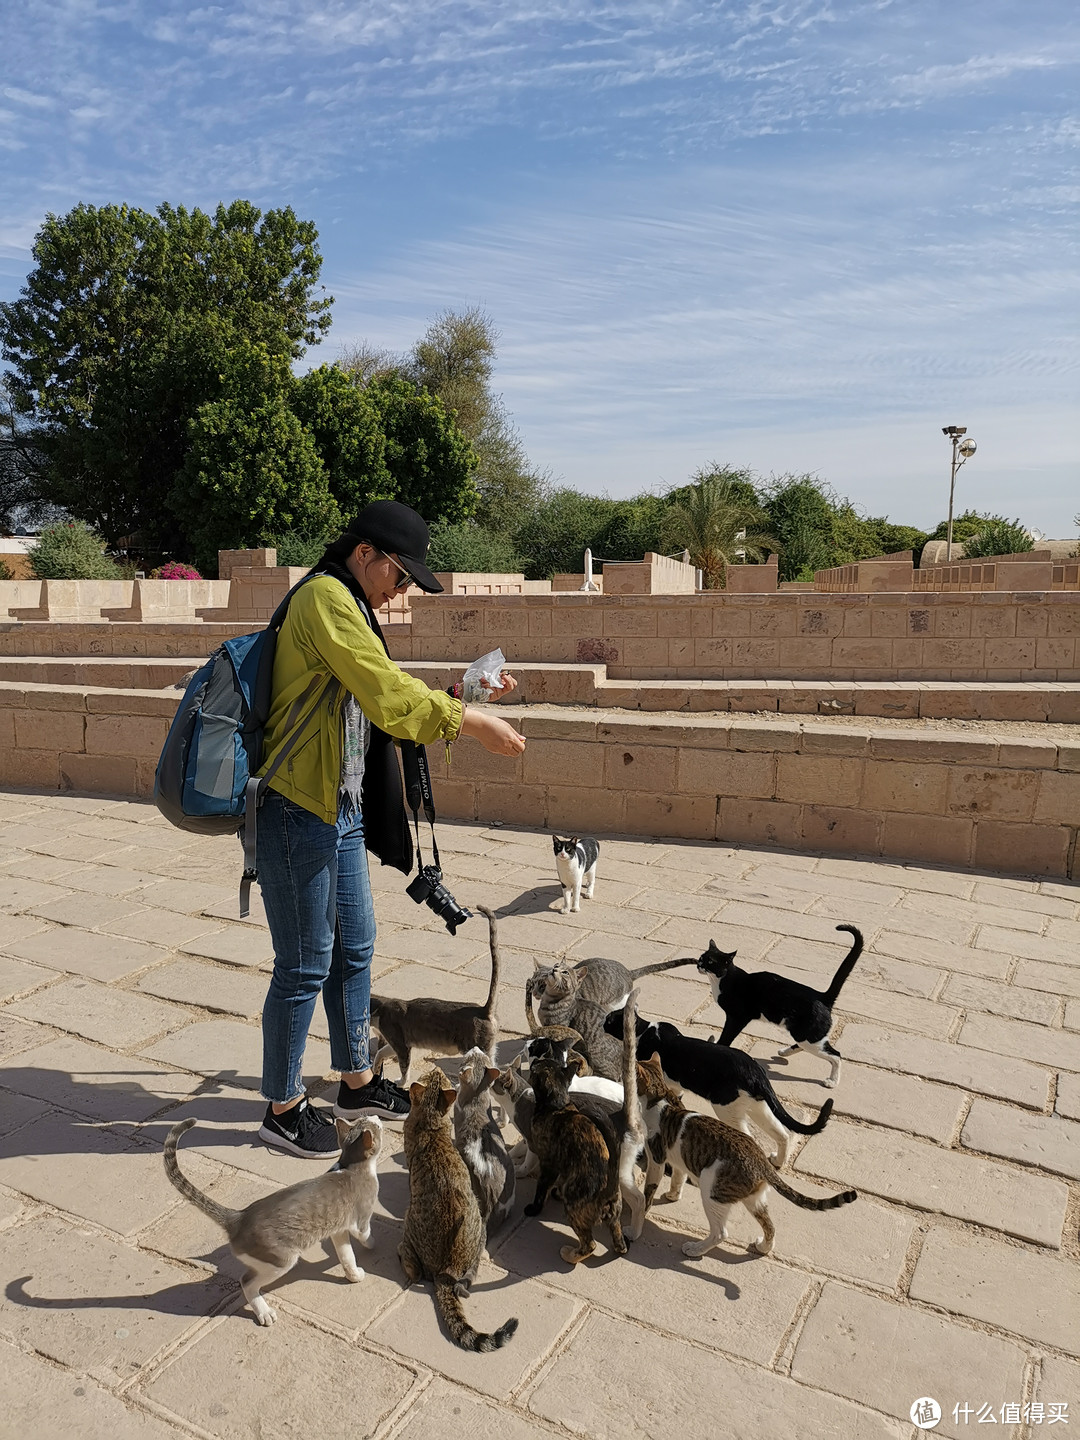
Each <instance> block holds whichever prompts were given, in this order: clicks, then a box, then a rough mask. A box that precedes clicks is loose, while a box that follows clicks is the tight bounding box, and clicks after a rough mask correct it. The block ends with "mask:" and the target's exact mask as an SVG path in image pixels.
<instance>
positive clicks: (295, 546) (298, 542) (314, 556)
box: [260, 530, 337, 570]
mask: <svg viewBox="0 0 1080 1440" xmlns="http://www.w3.org/2000/svg"><path fill="white" fill-rule="evenodd" d="M330 538H331V539H336V538H337V537H336V535H335V536H331V537H330ZM260 543H261V544H263V545H267V546H269V547H271V548H272V549H274V550H276V551H277V563H278V564H279V565H303V566H306V568H307V569H309V570H310V569H311V567H312V565H314V564H315V563H316V561H318V560H320V559H321V558H322V553H323V551H324V550H325V549H326V547H327V545H328V544H329V540H328V539H327V538H326V537H325V536H322V535H300V534H298V533H297V532H296V531H295V530H286V531H284V532H283V533H282V534H280V535H265V536H264V537H263V539H262V541H261V542H260Z"/></svg>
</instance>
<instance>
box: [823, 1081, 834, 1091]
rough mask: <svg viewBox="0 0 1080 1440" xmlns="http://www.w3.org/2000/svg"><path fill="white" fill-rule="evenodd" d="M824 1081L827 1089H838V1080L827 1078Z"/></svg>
mask: <svg viewBox="0 0 1080 1440" xmlns="http://www.w3.org/2000/svg"><path fill="white" fill-rule="evenodd" d="M822 1083H823V1084H824V1086H825V1089H826V1090H835V1089H836V1081H835V1080H825V1081H823V1082H822Z"/></svg>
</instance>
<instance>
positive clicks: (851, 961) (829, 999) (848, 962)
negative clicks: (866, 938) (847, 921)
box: [821, 925, 863, 1006]
mask: <svg viewBox="0 0 1080 1440" xmlns="http://www.w3.org/2000/svg"><path fill="white" fill-rule="evenodd" d="M836 928H837V930H846V931H847V933H848V934H849V935H850V936H851V937H852V939H853V940H854V942H855V943H854V944H853V945H852V947H851V949H850V950H849V951H848V953H847V954H846V955H845V956H844V958H843V960H841V962H840V969H839V970H837V972H836V974H835V975H834V976H833V977H832V984H831V985H830V986H829V988H828V989H827V990H826V991H824V992H823V993H822V996H821V998H822V999H823V1000H824V1001H825V1004H826V1005H829V1006H832V1005H834V1004H835V1003H836V997H837V996H838V995H839V994H840V991H841V990H842V989H843V988H844V981H845V980H846V979H847V977H848V976H849V975H850V974H851V972H852V970H854V969H855V961H856V960H858V958H859V956H860V955H861V954H862V947H863V938H862V932H861V931H859V930H856V928H855V926H854V925H837V927H836Z"/></svg>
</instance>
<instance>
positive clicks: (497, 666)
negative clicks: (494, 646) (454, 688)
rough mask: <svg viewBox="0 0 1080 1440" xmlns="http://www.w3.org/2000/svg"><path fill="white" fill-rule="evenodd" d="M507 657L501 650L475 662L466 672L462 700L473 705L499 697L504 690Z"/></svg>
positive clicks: (493, 651) (481, 657) (462, 687)
mask: <svg viewBox="0 0 1080 1440" xmlns="http://www.w3.org/2000/svg"><path fill="white" fill-rule="evenodd" d="M505 665H506V656H505V655H504V654H503V652H502V651H501V650H492V651H490V652H489V653H488V654H487V655H481V656H480V659H479V660H474V661H473V663H472V664H471V665H470V666H469V668H468V669H467V670H466V671H465V678H464V679H463V680H462V682H461V698H462V699H463V700H466V701H469V702H471V703H472V704H474V705H475V704H483V703H484V701H486V700H490V699H491V697H492V696H493V695H497V694H498V693H499V692H500V691H501V690H502V688H503V681H502V672H503V669H504V667H505Z"/></svg>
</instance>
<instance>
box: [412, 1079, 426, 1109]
mask: <svg viewBox="0 0 1080 1440" xmlns="http://www.w3.org/2000/svg"><path fill="white" fill-rule="evenodd" d="M425 1088H426V1087H425V1086H423V1085H422V1084H421V1083H420V1081H419V1080H417V1081H416V1083H415V1084H413V1085H410V1086H409V1099H410V1100H411V1101H412V1103H413V1104H414V1105H419V1104H420V1102H421V1100H423V1098H424V1094H425Z"/></svg>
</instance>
